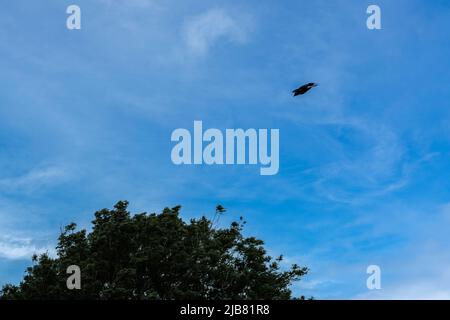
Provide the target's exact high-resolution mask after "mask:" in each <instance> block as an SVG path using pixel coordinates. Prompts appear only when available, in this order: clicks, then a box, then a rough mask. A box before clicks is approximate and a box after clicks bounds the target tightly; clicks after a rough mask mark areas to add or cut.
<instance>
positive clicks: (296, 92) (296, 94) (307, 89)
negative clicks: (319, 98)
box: [292, 82, 318, 97]
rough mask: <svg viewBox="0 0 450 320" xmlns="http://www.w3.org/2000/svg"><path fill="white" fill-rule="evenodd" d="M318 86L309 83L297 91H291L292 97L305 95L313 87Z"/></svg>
mask: <svg viewBox="0 0 450 320" xmlns="http://www.w3.org/2000/svg"><path fill="white" fill-rule="evenodd" d="M317 86H318V84H317V83H314V82H310V83H308V84H305V85H303V86H301V87H299V88H297V89H295V90H294V91H292V93H293V94H294V97H296V96H299V95H302V94H305V93H307V92H308V91H309V90H311V89H312V88H314V87H317Z"/></svg>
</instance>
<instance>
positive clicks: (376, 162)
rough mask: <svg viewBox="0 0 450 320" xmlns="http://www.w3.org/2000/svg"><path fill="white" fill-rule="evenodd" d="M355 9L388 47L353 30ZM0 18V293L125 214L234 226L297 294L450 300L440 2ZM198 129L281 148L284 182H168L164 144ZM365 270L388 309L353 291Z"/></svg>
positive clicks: (175, 8)
mask: <svg viewBox="0 0 450 320" xmlns="http://www.w3.org/2000/svg"><path fill="white" fill-rule="evenodd" d="M73 3H75V4H77V5H79V6H80V7H81V10H82V29H81V30H72V31H69V30H67V29H66V27H65V23H66V18H67V14H66V13H65V11H66V8H67V6H68V5H70V4H73ZM369 4H377V5H379V6H380V7H381V10H382V30H379V31H370V30H368V29H367V28H366V19H367V16H368V15H367V14H366V9H367V6H368V5H369ZM1 6H2V10H1V11H0V70H1V72H0V284H4V283H6V282H13V283H17V282H18V281H19V280H20V279H21V277H22V276H23V270H24V269H25V267H26V266H28V265H29V264H30V256H31V254H32V253H33V252H42V251H45V250H50V251H51V250H52V248H53V247H54V245H55V239H56V238H57V235H58V232H59V230H60V227H61V226H63V225H65V224H67V223H68V222H71V221H75V222H77V223H78V224H79V225H80V226H81V227H88V226H89V222H90V221H91V219H92V217H93V212H94V211H95V210H97V209H100V208H104V207H111V206H112V205H113V204H114V203H115V202H116V201H117V200H120V199H127V200H129V201H130V203H131V210H132V211H133V212H141V211H149V212H154V211H160V210H161V209H162V208H163V207H166V206H174V205H177V204H181V205H182V206H183V217H185V218H190V217H198V216H200V215H202V214H207V215H208V214H209V215H211V214H212V212H213V210H214V207H215V205H216V204H217V203H221V204H223V205H224V206H225V207H226V208H228V212H227V214H226V217H225V218H224V220H223V223H224V224H226V223H227V222H228V221H231V220H232V219H236V218H237V217H239V216H241V215H243V216H244V217H245V218H246V220H247V221H248V224H247V230H246V232H247V234H249V235H250V234H252V235H256V236H257V237H260V238H262V239H264V240H265V241H266V245H267V248H268V249H269V251H270V252H271V253H273V254H279V253H283V254H284V255H285V257H286V262H287V263H291V262H292V263H294V262H296V263H299V264H301V265H306V266H308V267H310V269H311V272H310V274H309V275H308V276H307V277H306V278H305V279H304V280H303V281H301V282H299V283H298V284H296V285H295V286H294V288H293V289H294V292H295V293H297V294H305V295H314V296H315V297H317V298H323V299H328V298H344V299H359V298H362V299H377V298H387V299H391V298H450V272H449V269H448V265H449V264H450V253H449V251H448V244H449V243H450V232H448V230H449V227H450V170H449V169H450V165H449V163H450V108H449V104H450V103H449V101H450V89H449V83H450V81H449V80H450V72H449V69H450V62H449V59H448V57H449V56H450V39H449V35H448V30H450V3H449V2H448V1H444V0H434V1H424V0H421V1H419V0H397V1H384V0H376V1H356V0H354V1H348V0H347V1H337V0H333V1H330V0H317V1H283V3H282V4H281V2H280V1H274V0H273V1H272V0H269V1H254V0H249V1H235V0H227V1H203V0H201V1H199V0H197V1H172V0H164V1H162V0H128V1H125V0H117V1H113V0H89V1H87V0H76V1H73V2H69V1H61V0H58V1H56V0H46V1H39V2H36V1H33V2H30V1H24V0H16V1H7V2H4V3H2V4H1ZM310 81H315V82H318V83H319V84H320V86H319V87H318V88H316V89H315V90H313V91H311V92H310V93H308V94H307V95H305V96H303V97H300V98H296V99H294V98H292V97H291V94H290V91H291V90H292V89H294V88H295V87H296V86H298V85H299V84H302V83H305V82H310ZM194 120H202V121H203V125H204V127H206V128H219V129H223V130H224V129H226V128H278V129H280V171H279V173H278V175H275V176H260V175H259V167H255V166H195V167H194V166H175V165H173V164H172V162H171V160H170V151H171V148H172V147H173V145H174V144H173V143H172V142H171V141H170V135H171V132H172V131H173V130H174V129H176V128H187V129H190V130H192V127H193V122H194ZM372 264H376V265H379V266H380V267H381V271H382V290H376V291H369V290H368V289H367V288H366V278H367V274H366V268H367V266H369V265H372Z"/></svg>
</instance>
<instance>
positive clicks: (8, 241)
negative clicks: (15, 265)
mask: <svg viewBox="0 0 450 320" xmlns="http://www.w3.org/2000/svg"><path fill="white" fill-rule="evenodd" d="M45 252H48V253H49V254H50V255H52V256H53V255H54V254H55V250H54V248H51V247H49V246H41V247H39V246H37V245H36V244H34V243H33V241H32V239H30V238H20V237H12V236H0V258H4V259H9V260H23V259H30V258H31V256H32V255H33V254H42V253H45Z"/></svg>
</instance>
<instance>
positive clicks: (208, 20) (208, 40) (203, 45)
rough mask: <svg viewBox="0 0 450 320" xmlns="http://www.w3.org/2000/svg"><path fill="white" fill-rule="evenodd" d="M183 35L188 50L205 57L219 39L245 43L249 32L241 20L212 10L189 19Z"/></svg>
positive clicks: (223, 12)
mask: <svg viewBox="0 0 450 320" xmlns="http://www.w3.org/2000/svg"><path fill="white" fill-rule="evenodd" d="M183 33H184V41H185V44H186V46H187V48H188V50H189V51H190V52H192V53H194V54H196V55H204V54H206V53H207V52H208V50H209V49H210V48H211V47H212V46H213V45H214V43H215V42H216V41H218V40H219V39H226V40H228V41H230V42H233V43H244V42H245V41H246V40H247V33H248V30H247V26H246V25H245V24H244V23H243V21H241V19H239V18H237V17H235V16H232V15H230V14H229V13H228V12H227V11H225V10H223V9H210V10H208V11H206V12H204V13H202V14H199V15H197V16H194V17H191V18H190V19H188V20H187V22H186V23H185V25H184V30H183Z"/></svg>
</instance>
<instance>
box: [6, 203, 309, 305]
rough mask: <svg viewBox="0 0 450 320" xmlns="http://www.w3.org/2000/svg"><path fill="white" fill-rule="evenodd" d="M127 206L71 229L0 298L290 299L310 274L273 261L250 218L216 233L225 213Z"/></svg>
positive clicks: (102, 212)
mask: <svg viewBox="0 0 450 320" xmlns="http://www.w3.org/2000/svg"><path fill="white" fill-rule="evenodd" d="M127 207H128V202H127V201H119V202H118V203H117V204H116V205H115V206H114V208H113V209H112V210H109V209H102V210H100V211H97V212H96V213H95V219H94V220H93V221H92V230H91V231H90V232H88V231H87V230H85V229H82V230H78V229H77V225H76V224H75V223H71V224H69V225H67V226H66V227H65V228H64V229H63V230H62V232H61V234H60V236H59V238H58V244H57V247H56V256H55V257H52V256H50V255H49V254H48V253H46V254H42V255H39V256H37V255H35V256H33V258H32V259H33V265H32V266H31V267H29V268H27V270H26V273H25V276H24V278H23V280H22V281H21V283H20V284H19V285H17V286H16V285H10V284H9V285H5V286H4V287H3V289H2V291H1V292H0V298H1V299H93V300H94V299H140V300H142V299H238V300H241V299H242V300H245V299H291V298H292V292H291V290H290V289H289V287H290V285H291V284H292V283H293V282H295V281H298V280H300V278H301V277H302V276H304V275H305V274H306V273H307V271H308V269H307V268H305V267H299V266H298V265H295V264H294V265H292V266H291V267H290V268H289V269H287V270H284V269H283V268H281V266H280V262H281V261H282V259H283V257H282V256H279V257H278V258H272V257H270V256H269V255H267V252H266V250H265V249H264V242H263V241H262V240H259V239H256V238H255V237H245V236H243V234H242V231H243V227H244V225H245V221H244V220H243V219H242V218H240V220H239V221H236V222H232V223H231V224H230V226H229V227H227V228H219V227H218V226H217V225H216V224H217V223H216V222H217V220H218V217H219V216H220V215H221V214H223V213H224V212H225V211H226V210H225V208H224V207H222V206H221V205H219V206H217V208H216V212H215V215H214V217H213V218H212V219H208V218H206V217H204V216H203V217H201V218H200V219H191V220H190V221H189V222H188V223H187V222H185V221H183V219H182V218H181V217H180V209H181V207H180V206H177V207H174V208H171V209H169V208H165V209H164V210H163V211H162V213H160V214H155V213H152V214H147V213H141V214H136V215H131V214H130V212H129V211H128V210H127ZM70 265H77V266H79V267H80V270H81V289H79V290H76V289H75V290H69V289H68V288H67V285H66V280H67V278H68V276H70V275H68V274H67V272H66V271H67V267H68V266H70Z"/></svg>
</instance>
